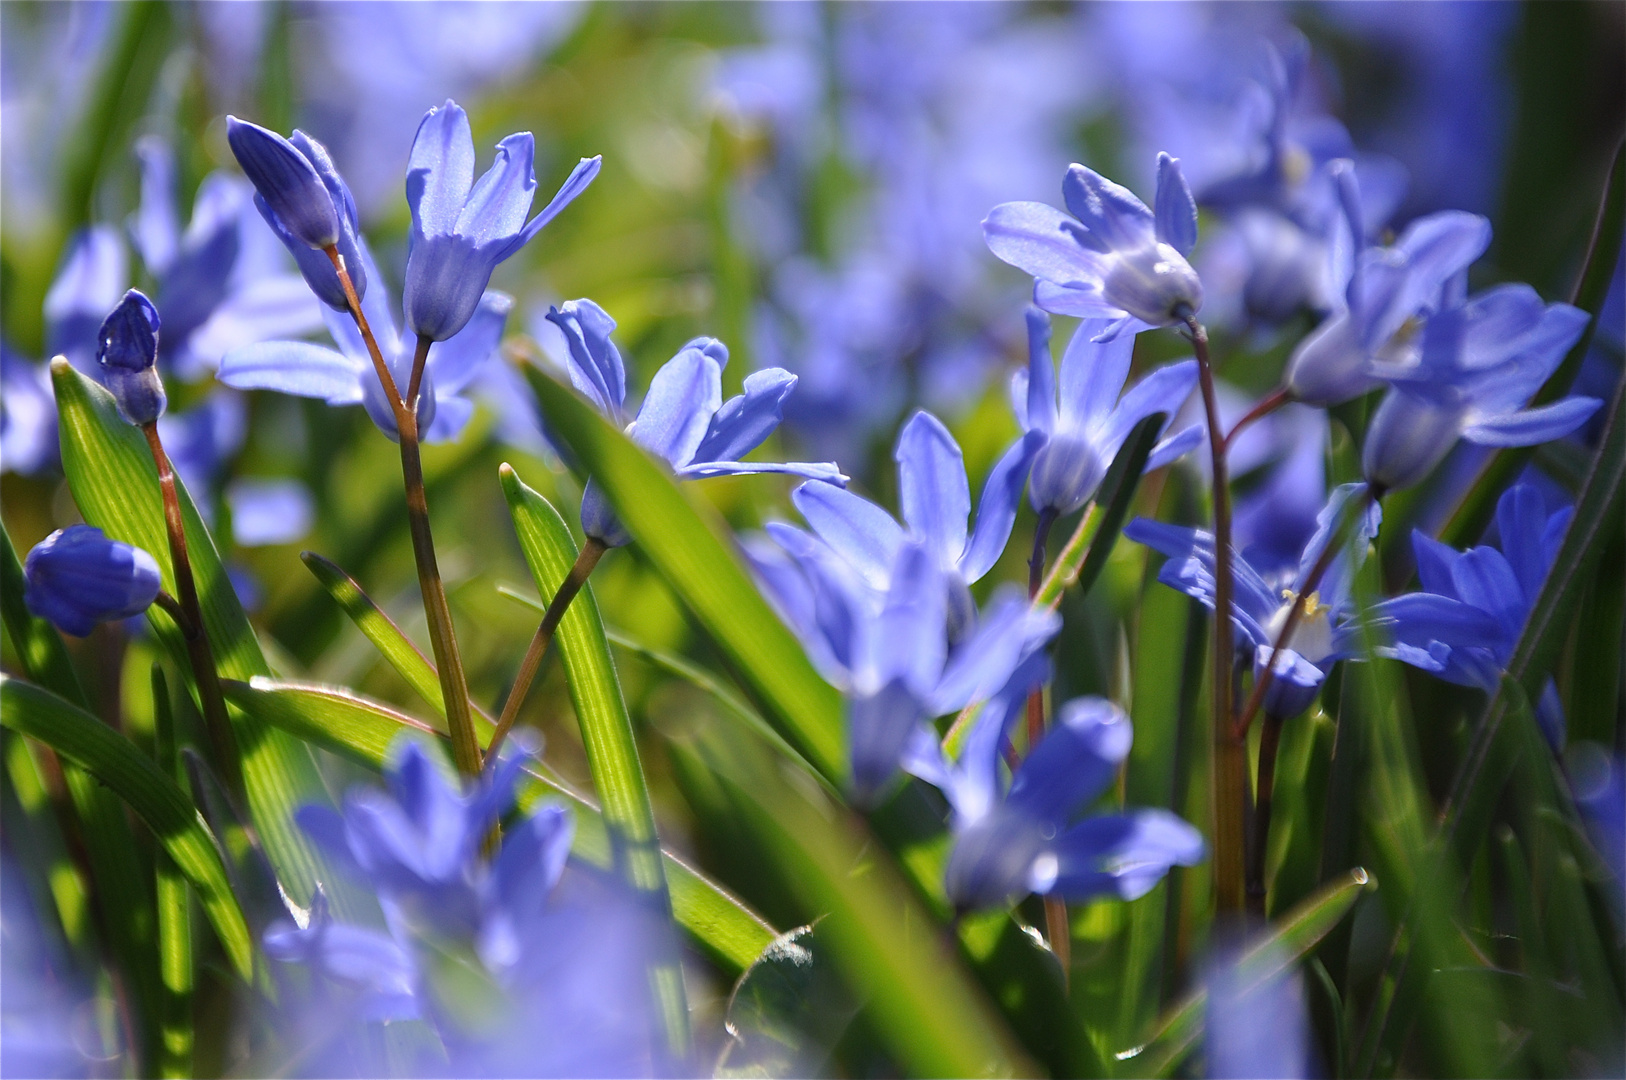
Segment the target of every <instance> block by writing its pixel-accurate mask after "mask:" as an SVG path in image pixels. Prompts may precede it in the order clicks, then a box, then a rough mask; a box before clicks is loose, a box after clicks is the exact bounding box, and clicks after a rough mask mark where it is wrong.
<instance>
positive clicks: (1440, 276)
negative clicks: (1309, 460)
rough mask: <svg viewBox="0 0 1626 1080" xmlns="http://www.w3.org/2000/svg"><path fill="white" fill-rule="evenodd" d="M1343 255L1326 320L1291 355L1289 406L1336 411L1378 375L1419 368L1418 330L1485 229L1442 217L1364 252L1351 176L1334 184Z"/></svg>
mask: <svg viewBox="0 0 1626 1080" xmlns="http://www.w3.org/2000/svg"><path fill="white" fill-rule="evenodd" d="M1337 180H1338V183H1339V186H1340V189H1341V193H1342V194H1341V197H1342V202H1343V206H1344V213H1345V214H1346V215H1347V217H1348V219H1349V223H1348V227H1347V230H1346V232H1345V235H1346V236H1350V237H1353V247H1352V248H1351V249H1350V250H1349V251H1348V252H1343V251H1335V252H1334V253H1333V258H1334V259H1335V260H1336V261H1337V262H1338V263H1339V266H1338V267H1336V268H1335V269H1334V274H1335V276H1336V279H1337V280H1336V283H1335V288H1334V290H1333V298H1334V300H1335V306H1334V308H1333V310H1332V312H1331V313H1330V314H1329V315H1328V316H1327V318H1326V319H1324V320H1323V321H1322V322H1321V324H1320V325H1319V326H1317V327H1316V328H1315V330H1313V331H1312V332H1311V333H1310V335H1309V336H1308V337H1306V338H1305V339H1304V340H1303V341H1301V342H1300V343H1299V344H1298V346H1297V347H1296V348H1295V349H1294V350H1293V355H1292V356H1291V357H1289V359H1288V362H1287V371H1286V374H1285V375H1284V376H1283V384H1284V385H1285V386H1286V388H1287V390H1288V392H1289V393H1290V394H1291V395H1292V396H1293V398H1294V400H1296V401H1302V402H1305V403H1306V404H1310V405H1336V404H1338V403H1340V402H1344V401H1348V400H1350V399H1351V398H1356V397H1359V396H1360V395H1362V394H1364V393H1366V392H1368V391H1369V390H1372V389H1375V388H1376V387H1378V386H1381V385H1382V384H1383V372H1384V371H1390V370H1394V369H1395V368H1397V367H1402V366H1405V365H1409V364H1414V363H1416V361H1417V357H1418V351H1419V346H1420V343H1421V341H1422V337H1423V335H1422V334H1421V333H1420V331H1419V328H1420V327H1421V326H1422V325H1423V324H1424V322H1425V321H1426V320H1427V318H1428V316H1429V315H1430V314H1431V313H1432V312H1433V311H1434V310H1435V309H1436V308H1438V307H1439V306H1440V303H1441V297H1442V292H1443V290H1444V289H1445V287H1446V285H1447V283H1448V282H1450V281H1452V280H1453V279H1454V278H1456V277H1457V276H1459V275H1460V274H1462V273H1463V272H1464V271H1465V270H1466V269H1467V267H1468V266H1469V264H1471V263H1472V262H1473V261H1474V260H1475V259H1477V258H1479V256H1480V255H1482V254H1483V253H1484V251H1485V248H1486V247H1487V246H1488V245H1489V244H1490V236H1491V233H1490V223H1489V222H1488V221H1486V220H1485V219H1484V218H1482V217H1480V216H1479V215H1477V214H1465V213H1462V212H1461V211H1457V210H1445V211H1441V212H1439V213H1437V214H1430V215H1428V216H1427V217H1424V218H1419V219H1418V220H1416V221H1414V222H1412V223H1411V224H1410V225H1409V226H1407V227H1406V231H1405V232H1404V233H1402V234H1401V236H1400V239H1399V240H1398V241H1396V242H1395V244H1394V246H1393V247H1364V248H1363V247H1362V246H1361V240H1360V238H1361V236H1362V233H1363V231H1364V228H1365V226H1364V224H1363V223H1362V221H1361V215H1362V212H1363V211H1362V196H1361V194H1360V192H1359V190H1358V188H1357V187H1356V184H1355V179H1354V176H1353V173H1350V172H1345V173H1341V174H1340V175H1339V176H1338V177H1337Z"/></svg>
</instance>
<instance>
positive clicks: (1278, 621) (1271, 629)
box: [1265, 589, 1332, 664]
mask: <svg viewBox="0 0 1626 1080" xmlns="http://www.w3.org/2000/svg"><path fill="white" fill-rule="evenodd" d="M1282 599H1283V600H1285V601H1286V603H1284V604H1282V606H1281V607H1279V608H1277V609H1276V613H1275V614H1274V615H1272V616H1271V617H1270V620H1269V621H1268V622H1267V623H1266V624H1265V632H1266V633H1267V634H1269V635H1270V640H1271V641H1272V642H1274V641H1275V640H1276V639H1277V638H1278V637H1280V636H1281V633H1282V627H1284V626H1286V625H1287V617H1288V615H1289V614H1290V613H1291V612H1292V610H1293V608H1294V606H1295V605H1297V606H1298V607H1299V608H1300V613H1299V619H1298V622H1297V623H1295V624H1294V625H1293V633H1292V634H1291V635H1290V636H1289V637H1288V639H1287V640H1286V641H1284V642H1283V643H1282V648H1284V649H1292V650H1293V651H1294V652H1296V653H1298V654H1299V655H1300V656H1302V657H1304V659H1306V660H1308V661H1309V662H1310V663H1312V664H1320V663H1321V661H1322V660H1323V659H1324V658H1325V657H1326V656H1327V654H1329V653H1331V652H1332V620H1331V619H1330V618H1328V616H1329V615H1330V614H1331V613H1332V608H1330V607H1328V606H1327V605H1326V604H1323V603H1322V602H1321V594H1320V593H1311V594H1310V595H1309V596H1306V597H1305V598H1304V600H1303V602H1302V603H1301V602H1299V598H1298V593H1296V592H1294V591H1293V590H1292V589H1283V590H1282Z"/></svg>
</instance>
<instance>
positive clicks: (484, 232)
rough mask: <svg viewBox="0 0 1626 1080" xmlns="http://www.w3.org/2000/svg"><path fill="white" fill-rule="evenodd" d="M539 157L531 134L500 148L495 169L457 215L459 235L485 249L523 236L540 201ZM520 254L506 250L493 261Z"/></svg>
mask: <svg viewBox="0 0 1626 1080" xmlns="http://www.w3.org/2000/svg"><path fill="white" fill-rule="evenodd" d="M535 157H536V139H535V138H534V137H533V136H532V135H531V133H530V132H529V131H520V132H516V133H515V134H513V135H510V136H508V137H507V138H505V139H504V140H503V141H502V142H500V143H498V144H497V157H496V159H495V160H494V161H492V163H491V168H489V169H487V170H486V171H485V175H484V176H481V177H480V179H478V180H476V181H475V182H474V187H473V189H472V190H470V191H469V197H468V201H467V202H465V203H464V204H463V209H462V212H461V213H459V214H458V215H457V230H456V231H457V233H458V235H460V236H466V237H468V238H469V239H470V240H472V241H474V243H475V245H476V246H477V247H481V248H484V247H486V246H487V245H499V244H502V245H506V244H507V243H508V241H510V240H512V239H513V238H514V237H515V236H517V235H518V234H519V231H520V230H521V229H523V228H524V227H525V215H526V214H529V213H530V212H531V201H532V200H533V199H535V198H536V169H535V164H534V159H535ZM517 250H518V248H513V249H510V250H505V251H504V252H503V254H501V255H498V256H497V257H496V258H494V259H493V260H492V263H493V265H495V264H496V263H498V262H501V261H502V260H503V259H504V258H506V257H507V256H508V255H510V254H512V253H513V251H517Z"/></svg>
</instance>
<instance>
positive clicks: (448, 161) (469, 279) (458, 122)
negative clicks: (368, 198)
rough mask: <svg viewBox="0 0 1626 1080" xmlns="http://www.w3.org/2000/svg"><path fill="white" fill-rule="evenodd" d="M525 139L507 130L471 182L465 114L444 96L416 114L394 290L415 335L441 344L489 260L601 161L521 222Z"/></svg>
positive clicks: (528, 164) (468, 311)
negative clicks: (401, 257)
mask: <svg viewBox="0 0 1626 1080" xmlns="http://www.w3.org/2000/svg"><path fill="white" fill-rule="evenodd" d="M534 143H535V140H534V139H533V138H532V137H531V133H530V132H528V131H522V132H519V133H518V134H514V135H510V136H508V137H507V138H506V139H504V140H503V141H502V142H501V143H499V144H498V145H497V159H496V161H495V162H493V163H492V166H491V168H490V169H488V170H487V171H486V173H485V175H484V176H482V177H480V180H479V182H478V183H475V182H474V137H473V135H472V134H470V131H469V118H468V114H467V113H465V112H464V111H463V110H462V109H461V108H459V107H458V105H457V103H456V102H454V101H451V100H449V99H448V100H447V102H446V104H445V105H443V106H441V107H439V108H436V109H430V110H429V112H428V113H426V114H425V115H424V118H423V122H422V123H421V124H420V125H419V127H418V134H417V137H416V138H415V139H414V140H413V143H412V157H411V159H410V160H409V161H408V162H407V180H406V191H407V203H408V204H409V205H410V206H411V207H412V235H411V239H410V245H409V247H408V249H407V269H406V287H405V290H404V293H403V302H404V304H405V306H406V324H407V328H408V329H410V330H411V331H412V332H413V333H415V334H417V335H418V336H419V337H426V338H429V339H430V340H432V341H445V340H446V339H447V338H449V337H451V336H452V335H453V334H456V333H457V332H458V331H459V330H461V329H463V326H464V325H465V324H466V323H467V322H468V321H469V319H470V318H472V317H473V316H474V311H475V308H476V307H477V306H478V305H479V302H480V296H481V294H482V293H484V292H485V288H486V285H487V284H488V283H489V282H490V281H491V272H492V270H494V269H495V268H496V266H497V264H498V263H500V262H502V261H503V260H504V259H506V258H508V257H509V256H510V255H513V254H514V253H515V252H516V251H518V250H519V249H520V248H522V247H524V246H525V245H526V244H527V243H528V242H530V239H531V238H532V237H533V236H535V235H536V234H537V233H539V232H541V231H542V227H543V226H544V225H546V224H547V223H548V222H550V221H552V220H553V219H554V217H555V216H557V215H558V213H559V211H561V210H563V209H564V208H565V207H566V206H569V205H570V203H571V201H572V200H574V199H575V198H576V196H578V195H580V194H581V193H582V192H583V191H586V190H587V186H588V185H589V184H591V183H592V182H593V179H594V177H596V176H598V171H599V166H600V165H601V164H602V159H601V158H596V157H593V158H583V159H582V160H581V162H580V163H579V164H578V165H577V166H576V168H575V169H573V170H572V171H571V174H570V176H569V178H568V179H566V180H565V183H564V186H563V187H561V188H560V189H559V191H558V193H557V194H556V195H554V197H553V199H552V201H551V202H549V203H548V205H547V206H545V207H544V208H543V209H542V212H541V213H540V214H538V215H536V217H534V218H532V219H531V220H530V222H529V223H527V222H526V220H525V215H526V214H528V213H530V209H531V200H532V199H533V198H534V197H535V195H536V175H535V172H534V170H533V167H532V158H533V156H534V151H535V145H534Z"/></svg>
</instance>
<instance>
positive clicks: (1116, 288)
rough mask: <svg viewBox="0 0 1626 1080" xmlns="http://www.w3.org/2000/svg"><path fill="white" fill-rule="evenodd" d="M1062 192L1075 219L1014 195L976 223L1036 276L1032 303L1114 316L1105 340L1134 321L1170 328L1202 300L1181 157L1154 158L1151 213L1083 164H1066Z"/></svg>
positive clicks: (1001, 252)
mask: <svg viewBox="0 0 1626 1080" xmlns="http://www.w3.org/2000/svg"><path fill="white" fill-rule="evenodd" d="M1062 195H1063V197H1064V198H1065V199H1066V202H1067V209H1068V210H1070V211H1072V216H1068V215H1067V214H1064V213H1062V212H1061V211H1060V210H1057V209H1056V208H1055V207H1053V206H1047V205H1046V204H1044V203H1036V202H1012V203H1001V204H1000V205H999V206H996V207H994V208H993V210H991V211H990V212H989V214H988V217H987V219H986V220H984V221H983V223H982V231H983V237H984V238H985V239H986V240H987V242H988V249H989V250H990V251H992V252H993V253H994V254H995V255H997V256H999V257H1000V258H1001V259H1003V260H1004V261H1005V262H1008V263H1010V264H1011V265H1012V266H1015V267H1017V268H1018V269H1021V270H1024V271H1026V272H1027V273H1029V274H1032V275H1033V276H1034V278H1036V279H1037V281H1036V283H1035V285H1034V291H1033V300H1034V303H1036V304H1038V305H1039V306H1040V307H1042V308H1044V309H1045V310H1046V311H1053V312H1055V313H1056V314H1058V315H1077V316H1079V317H1080V318H1085V319H1108V320H1112V321H1111V324H1110V325H1109V326H1108V327H1107V329H1106V330H1105V331H1104V332H1103V340H1105V339H1106V338H1110V337H1112V336H1114V335H1116V334H1118V333H1121V332H1122V331H1123V330H1125V329H1127V328H1129V327H1131V326H1132V325H1134V324H1136V323H1144V324H1145V325H1147V326H1167V325H1169V324H1170V323H1172V322H1176V321H1178V320H1180V319H1182V318H1184V317H1185V316H1184V313H1186V312H1191V313H1195V312H1196V311H1197V310H1198V309H1199V308H1201V307H1202V304H1203V286H1202V282H1201V281H1199V280H1198V279H1197V273H1196V271H1194V270H1193V269H1192V268H1191V264H1190V263H1188V262H1187V261H1186V256H1187V255H1189V254H1190V253H1191V249H1192V247H1193V246H1194V245H1195V244H1196V242H1197V204H1196V203H1195V202H1194V201H1192V198H1191V189H1190V188H1188V187H1187V186H1186V181H1185V178H1184V177H1183V176H1182V175H1181V174H1180V163H1179V162H1178V161H1177V160H1175V159H1174V158H1171V157H1169V155H1167V154H1160V155H1158V160H1157V196H1156V198H1155V199H1154V202H1155V203H1156V207H1157V209H1156V212H1155V213H1154V212H1153V211H1151V210H1148V209H1147V208H1146V204H1145V203H1143V202H1141V201H1140V200H1139V199H1138V198H1136V197H1135V194H1134V193H1133V192H1131V191H1130V190H1129V189H1128V188H1124V187H1120V186H1119V185H1117V184H1115V183H1113V182H1112V181H1111V180H1108V179H1107V178H1106V177H1104V176H1101V175H1100V174H1099V173H1096V172H1095V171H1093V170H1091V169H1087V168H1085V167H1084V166H1083V165H1072V166H1069V167H1068V170H1067V176H1066V178H1065V179H1064V180H1063V181H1062Z"/></svg>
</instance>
